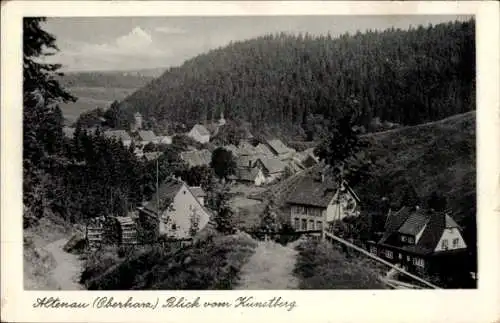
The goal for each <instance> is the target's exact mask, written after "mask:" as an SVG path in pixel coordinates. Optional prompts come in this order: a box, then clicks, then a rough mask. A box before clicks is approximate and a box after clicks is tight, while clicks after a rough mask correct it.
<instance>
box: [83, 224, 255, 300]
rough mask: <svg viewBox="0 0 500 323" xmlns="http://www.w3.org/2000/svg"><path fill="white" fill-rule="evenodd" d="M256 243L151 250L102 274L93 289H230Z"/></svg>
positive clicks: (219, 239)
mask: <svg viewBox="0 0 500 323" xmlns="http://www.w3.org/2000/svg"><path fill="white" fill-rule="evenodd" d="M255 247H256V243H255V241H254V240H252V239H251V238H250V237H249V236H248V235H245V234H242V233H240V234H236V235H230V236H216V237H213V239H207V240H199V241H196V243H194V244H193V245H191V246H188V247H184V248H180V249H168V248H166V249H165V248H161V247H159V246H155V247H151V248H150V249H148V250H144V251H143V252H141V253H140V254H139V253H136V254H134V255H133V256H130V257H128V258H127V259H125V260H124V261H123V262H121V263H120V264H118V265H116V266H114V267H113V268H111V269H109V270H108V271H107V272H106V273H105V274H103V275H100V276H99V277H97V278H96V279H95V280H93V281H92V283H91V284H89V285H88V287H89V289H93V290H132V289H133V290H138V289H139V290H144V289H146V290H158V289H161V290H175V289H183V290H196V289H202V290H204V289H231V288H232V286H233V284H234V283H235V282H236V281H237V280H238V279H239V277H238V273H239V271H240V268H241V267H242V266H243V264H245V263H246V261H247V259H248V258H249V257H250V256H251V255H252V254H253V252H254V249H255Z"/></svg>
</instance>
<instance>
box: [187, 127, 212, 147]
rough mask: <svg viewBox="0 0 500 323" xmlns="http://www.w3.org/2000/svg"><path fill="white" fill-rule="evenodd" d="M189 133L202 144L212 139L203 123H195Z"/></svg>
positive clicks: (189, 135)
mask: <svg viewBox="0 0 500 323" xmlns="http://www.w3.org/2000/svg"><path fill="white" fill-rule="evenodd" d="M187 135H188V137H191V138H193V139H194V140H196V141H197V142H199V143H202V144H206V143H207V142H209V141H210V132H209V131H208V129H207V128H205V126H203V125H201V124H196V125H194V126H193V128H192V129H191V131H189V132H188V134H187Z"/></svg>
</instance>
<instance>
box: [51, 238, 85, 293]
mask: <svg viewBox="0 0 500 323" xmlns="http://www.w3.org/2000/svg"><path fill="white" fill-rule="evenodd" d="M67 241H68V240H67V239H60V240H57V241H54V242H52V243H49V244H48V245H46V246H45V249H46V250H47V251H48V252H49V253H50V254H51V255H52V256H53V257H54V260H55V261H56V267H55V268H54V269H53V270H52V278H53V279H54V281H56V282H57V284H58V285H59V290H81V289H84V288H83V287H82V286H81V285H80V284H79V283H78V280H79V277H80V273H81V270H82V261H81V260H80V259H79V258H78V256H76V255H73V254H70V253H67V252H65V251H64V250H63V246H64V244H66V242H67Z"/></svg>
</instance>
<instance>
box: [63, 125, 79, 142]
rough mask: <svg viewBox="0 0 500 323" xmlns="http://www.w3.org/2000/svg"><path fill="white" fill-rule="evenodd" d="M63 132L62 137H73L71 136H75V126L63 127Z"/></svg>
mask: <svg viewBox="0 0 500 323" xmlns="http://www.w3.org/2000/svg"><path fill="white" fill-rule="evenodd" d="M62 130H63V134H64V137H66V138H68V139H73V137H74V136H75V130H76V129H75V128H72V127H63V129H62Z"/></svg>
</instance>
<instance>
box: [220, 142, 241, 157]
mask: <svg viewBox="0 0 500 323" xmlns="http://www.w3.org/2000/svg"><path fill="white" fill-rule="evenodd" d="M223 148H224V149H225V150H228V151H230V152H232V153H233V156H238V154H239V150H238V147H236V146H235V145H232V144H231V145H226V146H224V147H223Z"/></svg>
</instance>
